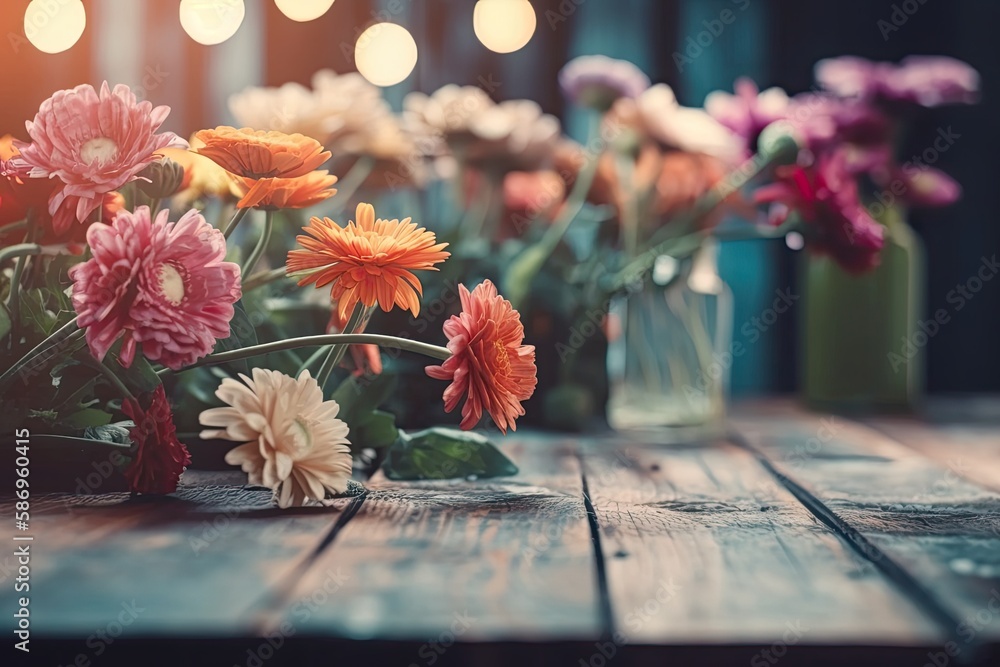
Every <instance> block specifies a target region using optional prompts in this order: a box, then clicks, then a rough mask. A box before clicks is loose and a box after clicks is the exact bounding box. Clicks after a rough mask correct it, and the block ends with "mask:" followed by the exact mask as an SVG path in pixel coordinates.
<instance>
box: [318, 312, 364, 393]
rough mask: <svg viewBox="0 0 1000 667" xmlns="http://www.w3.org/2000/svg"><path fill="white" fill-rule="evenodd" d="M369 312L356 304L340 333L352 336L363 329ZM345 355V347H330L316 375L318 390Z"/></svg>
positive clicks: (324, 384)
mask: <svg viewBox="0 0 1000 667" xmlns="http://www.w3.org/2000/svg"><path fill="white" fill-rule="evenodd" d="M371 311H372V309H371V308H366V307H365V306H364V305H362V304H361V303H360V302H358V303H357V304H356V305H355V306H354V312H353V313H351V317H350V319H349V320H347V324H346V325H345V326H344V330H343V332H342V333H345V334H352V333H354V332H355V331H358V330H359V329H361V328H362V327H364V325H365V324H367V322H368V318H369V317H371ZM346 353H347V345H331V346H330V349H329V350H328V351H327V354H326V359H324V360H323V365H322V366H320V368H319V373H317V374H316V382H318V383H319V388H320V389H323V388H324V387H325V386H326V383H327V382H328V381H329V380H330V375H331V374H332V373H333V369H334V368H336V367H337V364H339V363H340V360H341V359H343V358H344V354H346Z"/></svg>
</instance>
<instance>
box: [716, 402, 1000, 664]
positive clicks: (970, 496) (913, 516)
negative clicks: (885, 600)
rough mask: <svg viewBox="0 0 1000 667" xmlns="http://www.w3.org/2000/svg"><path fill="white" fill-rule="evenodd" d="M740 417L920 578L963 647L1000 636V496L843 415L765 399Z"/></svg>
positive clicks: (744, 427) (916, 590) (779, 461)
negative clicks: (767, 403) (803, 409)
mask: <svg viewBox="0 0 1000 667" xmlns="http://www.w3.org/2000/svg"><path fill="white" fill-rule="evenodd" d="M734 424H735V426H736V427H737V429H738V431H739V432H740V433H741V434H743V435H744V436H745V437H746V438H747V440H748V441H749V442H750V443H751V445H752V446H753V447H755V448H756V449H757V450H759V451H760V452H761V453H762V454H763V455H764V456H765V457H767V459H768V460H769V461H770V463H771V465H772V466H773V467H774V468H775V470H777V471H778V473H780V474H782V475H786V476H788V477H789V478H791V479H793V480H795V481H796V482H797V483H798V484H799V485H801V487H802V488H803V489H805V491H807V492H808V493H810V494H812V495H813V496H815V497H816V498H817V499H818V500H819V501H821V502H822V503H823V504H824V505H825V507H826V508H828V509H829V510H830V511H831V512H833V514H834V515H835V516H836V517H837V518H838V519H839V520H841V521H843V522H844V523H845V524H846V525H847V526H848V527H849V528H850V529H852V530H854V531H857V533H859V534H860V535H861V536H862V538H863V539H864V540H866V541H867V543H868V544H870V545H872V553H870V554H869V555H870V556H871V557H872V558H873V559H875V560H876V561H879V560H881V559H883V558H885V559H887V563H885V565H886V567H889V566H891V565H893V564H895V565H898V566H900V567H901V571H902V572H904V573H905V574H906V575H907V576H908V577H910V578H911V580H912V581H911V584H912V585H908V584H906V582H904V583H903V584H902V587H903V588H907V587H908V588H909V589H910V595H911V597H912V598H914V599H920V598H921V596H922V595H923V594H924V593H926V594H927V597H928V598H929V599H928V600H925V601H924V602H923V604H924V606H925V608H936V609H938V610H939V612H940V613H939V614H938V617H939V622H940V623H941V624H942V626H945V627H942V629H943V630H944V631H945V632H947V633H949V635H950V638H951V641H952V642H954V648H955V649H957V650H959V651H962V650H964V651H965V652H966V654H968V653H969V652H970V651H971V650H972V649H973V648H974V647H975V645H976V644H978V643H980V642H988V641H995V640H996V639H997V638H1000V593H998V592H997V591H998V590H1000V535H998V534H997V517H998V515H1000V495H998V494H996V493H994V492H992V491H990V490H988V489H985V488H983V487H981V486H979V485H977V484H974V483H972V482H970V481H968V480H966V479H964V478H962V477H959V476H957V475H954V474H953V473H952V472H951V471H949V470H947V469H946V468H944V467H942V466H940V465H938V464H936V463H935V462H933V461H931V460H930V459H928V458H927V457H925V456H923V455H921V454H918V453H917V452H915V451H913V450H911V449H909V448H908V447H904V446H903V445H901V444H899V443H898V442H896V441H895V440H893V439H891V438H889V437H887V436H885V435H884V434H882V433H879V432H878V431H875V430H873V429H871V428H868V427H865V426H863V425H860V424H857V423H854V422H850V421H848V420H846V419H843V418H834V419H832V420H831V419H829V418H826V420H825V421H824V419H823V418H820V417H818V416H815V415H809V414H805V413H799V412H797V411H794V410H790V409H789V408H788V407H787V406H785V407H774V406H770V407H769V406H763V405H762V406H758V408H757V409H756V410H755V411H754V412H753V414H750V413H748V412H744V413H743V414H742V416H740V417H738V418H736V419H735V420H734ZM861 548H864V545H862V547H861ZM948 626H950V627H948Z"/></svg>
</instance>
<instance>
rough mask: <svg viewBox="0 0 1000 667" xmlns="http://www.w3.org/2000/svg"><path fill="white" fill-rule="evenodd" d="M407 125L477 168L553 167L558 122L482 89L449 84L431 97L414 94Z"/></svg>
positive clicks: (524, 102)
mask: <svg viewBox="0 0 1000 667" xmlns="http://www.w3.org/2000/svg"><path fill="white" fill-rule="evenodd" d="M403 108H404V113H403V116H404V121H405V122H408V123H409V124H410V125H411V126H412V127H414V128H421V129H422V131H419V130H415V131H416V132H417V134H426V135H429V136H431V137H438V138H440V139H441V140H442V141H444V142H447V144H448V147H449V148H450V149H451V152H452V153H453V154H455V156H456V157H458V158H460V159H461V160H463V161H465V162H468V163H470V164H473V165H476V166H485V165H488V166H491V167H494V168H499V169H501V170H517V171H535V170H537V169H539V168H540V167H542V166H545V165H546V164H548V163H549V162H551V159H552V154H553V152H554V151H555V147H556V144H557V143H558V141H559V138H560V126H559V121H558V120H557V119H556V117H555V116H552V115H549V114H546V113H543V112H542V108H541V107H540V106H538V104H536V103H535V102H532V101H531V100H509V101H507V102H501V103H500V104H497V103H496V102H494V101H493V100H492V99H490V97H489V95H487V94H486V93H485V92H484V91H483V90H482V89H481V88H477V87H475V86H456V85H453V84H449V85H447V86H444V87H443V88H441V89H439V90H438V91H436V92H435V93H434V94H433V95H425V94H424V93H419V92H415V93H410V94H409V95H407V96H406V99H405V100H404V101H403Z"/></svg>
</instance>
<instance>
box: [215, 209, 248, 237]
mask: <svg viewBox="0 0 1000 667" xmlns="http://www.w3.org/2000/svg"><path fill="white" fill-rule="evenodd" d="M249 212H250V209H249V208H238V209H236V215H234V216H233V219H232V220H230V221H229V224H228V225H226V231H224V232H222V236H223V237H224V238H225V239H227V240H228V239H229V237H230V236H232V235H233V232H235V231H236V228H237V227H239V225H240V220H242V219H243V218H244V216H246V214H247V213H249Z"/></svg>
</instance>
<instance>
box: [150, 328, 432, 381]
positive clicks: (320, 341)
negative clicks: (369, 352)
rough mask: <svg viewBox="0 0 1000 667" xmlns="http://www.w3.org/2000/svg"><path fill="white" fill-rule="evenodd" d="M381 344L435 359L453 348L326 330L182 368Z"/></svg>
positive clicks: (215, 357)
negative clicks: (302, 350)
mask: <svg viewBox="0 0 1000 667" xmlns="http://www.w3.org/2000/svg"><path fill="white" fill-rule="evenodd" d="M340 344H344V345H378V346H380V347H388V348H394V349H399V350H406V351H407V352H416V353H417V354H422V355H424V356H427V357H431V358H433V359H440V360H441V361H444V360H446V359H448V358H450V357H451V352H450V351H449V350H448V348H446V347H440V346H439V345H430V344H428V343H420V342H418V341H415V340H411V339H409V338H397V337H396V336H383V335H381V334H326V335H323V336H302V337H301V338H288V339H286V340H279V341H275V342H273V343H264V344H262V345H254V346H252V347H244V348H241V349H239V350H230V351H228V352H220V353H218V354H210V355H208V356H207V357H204V358H203V359H201V360H199V361H197V362H195V363H193V364H191V365H190V366H186V367H185V368H182V369H181V370H182V371H187V370H191V369H192V368H198V367H200V366H212V365H214V364H224V363H226V362H228V361H239V360H241V359H249V358H251V357H257V356H261V355H264V354H271V353H272V352H283V351H285V350H294V349H298V348H300V347H315V346H317V345H322V346H326V345H340ZM168 372H170V369H169V368H164V369H162V370H160V371H158V374H159V375H163V374H165V373H168Z"/></svg>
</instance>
